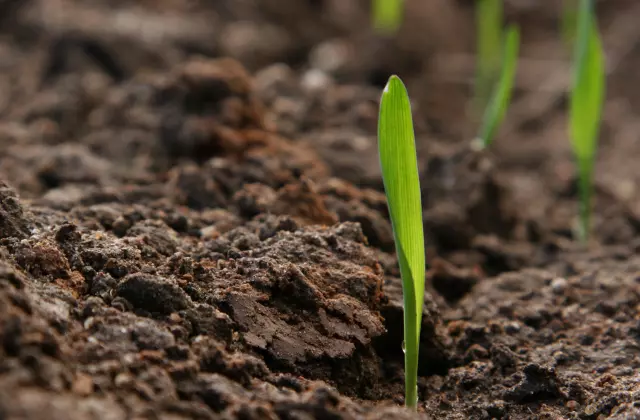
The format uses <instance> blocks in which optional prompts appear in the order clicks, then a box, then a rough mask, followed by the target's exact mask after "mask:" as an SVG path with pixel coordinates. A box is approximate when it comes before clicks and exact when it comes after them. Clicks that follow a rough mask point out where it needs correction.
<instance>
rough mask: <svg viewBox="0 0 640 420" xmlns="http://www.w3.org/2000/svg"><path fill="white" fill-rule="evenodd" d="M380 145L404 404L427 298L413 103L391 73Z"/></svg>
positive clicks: (412, 388) (409, 397)
mask: <svg viewBox="0 0 640 420" xmlns="http://www.w3.org/2000/svg"><path fill="white" fill-rule="evenodd" d="M378 147H379V153H380V165H381V167H382V178H383V181H384V190H385V193H386V195H387V204H388V206H389V214H390V216H391V225H392V227H393V235H394V239H395V246H396V254H397V256H398V262H399V264H400V276H401V277H402V294H403V300H404V348H403V350H404V366H405V372H404V374H405V405H406V406H407V407H409V408H412V409H413V410H416V409H417V405H418V385H417V383H418V350H419V345H420V326H421V325H422V305H423V300H424V276H425V254H424V237H423V235H424V233H423V230H422V203H421V198H420V181H419V178H418V163H417V158H416V147H415V139H414V133H413V122H412V119H411V105H410V103H409V96H408V94H407V90H406V88H405V87H404V84H403V83H402V81H401V80H400V78H398V77H397V76H391V78H390V79H389V82H388V83H387V86H386V87H385V88H384V91H383V93H382V98H381V101H380V116H379V120H378Z"/></svg>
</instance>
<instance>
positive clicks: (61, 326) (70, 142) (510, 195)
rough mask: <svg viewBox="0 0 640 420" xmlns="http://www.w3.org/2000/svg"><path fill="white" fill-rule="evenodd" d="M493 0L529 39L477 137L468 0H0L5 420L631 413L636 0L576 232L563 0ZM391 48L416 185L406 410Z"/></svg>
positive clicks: (637, 396)
mask: <svg viewBox="0 0 640 420" xmlns="http://www.w3.org/2000/svg"><path fill="white" fill-rule="evenodd" d="M506 3H507V15H508V18H509V19H510V20H514V21H517V22H519V23H520V24H521V25H522V27H523V32H524V35H523V39H524V45H523V53H522V55H523V57H524V58H525V61H523V63H524V64H521V66H520V75H519V84H518V90H517V92H516V97H515V98H514V104H513V107H512V108H511V111H510V114H509V117H508V121H507V122H506V123H505V125H504V126H503V127H502V131H501V135H500V136H499V138H498V139H497V141H496V143H495V146H494V147H492V149H491V150H490V151H488V152H486V153H479V152H477V151H475V150H474V149H473V148H471V147H470V146H469V145H470V142H469V140H470V139H471V137H472V134H473V131H474V130H473V127H474V125H473V123H472V121H473V119H472V118H468V117H466V116H465V115H467V109H468V104H469V101H470V97H471V96H470V84H469V81H470V80H471V77H472V70H473V68H472V67H470V65H472V63H473V62H472V58H473V56H472V55H471V51H472V44H473V43H472V39H473V34H472V27H473V26H472V18H473V10H472V5H473V3H472V2H470V1H457V2H454V1H451V0H437V1H436V0H430V1H429V2H423V1H418V0H415V1H408V2H407V18H406V21H405V25H404V26H403V28H402V30H401V31H400V32H399V33H398V34H397V35H396V36H395V37H394V38H393V39H384V38H381V37H380V36H377V35H376V34H374V33H372V31H371V30H370V28H369V14H368V4H369V3H368V2H367V1H364V0H363V1H344V2H342V1H329V0H325V1H311V0H306V1H302V0H277V1H276V0H263V1H260V2H249V1H239V0H225V1H217V2H204V1H186V0H155V1H139V2H128V1H123V0H100V1H93V2H89V1H80V0H60V1H56V2H53V1H50V0H0V72H1V73H0V74H1V77H0V419H73V420H75V419H78V420H79V419H107V420H111V419H113V420H119V419H243V420H248V419H292V420H293V419H336V420H337V419H414V418H434V419H493V418H495V419H601V418H614V419H635V418H640V388H639V386H638V383H639V381H640V372H639V369H640V313H639V311H640V309H639V308H640V257H639V256H638V252H637V251H638V250H639V249H640V241H639V240H638V238H639V236H638V233H639V231H640V191H639V190H638V189H637V188H636V185H637V184H638V181H639V180H640V173H639V172H638V171H637V159H638V158H640V143H638V142H637V133H638V131H639V130H640V126H639V125H638V122H637V116H638V114H639V113H640V100H639V98H640V91H639V90H638V89H637V86H638V84H637V72H638V68H639V66H640V50H638V48H637V46H636V44H637V42H636V41H637V40H638V39H640V27H639V26H638V25H637V22H638V20H639V19H640V8H639V7H638V5H636V4H635V2H633V1H630V0H626V1H625V0H609V1H608V2H601V9H600V13H601V14H600V16H601V23H602V30H603V34H604V39H605V47H606V49H607V55H608V59H609V61H610V67H611V68H610V73H609V79H608V101H607V106H606V109H605V122H604V127H603V130H602V131H603V132H602V137H601V147H600V153H599V155H598V164H597V171H598V172H597V176H596V194H595V195H596V197H595V201H594V202H595V207H594V220H593V222H594V223H593V224H594V226H593V227H594V231H593V236H592V238H591V241H590V243H589V244H588V246H581V245H580V244H578V243H577V241H576V238H575V237H574V230H573V227H574V225H575V214H576V209H577V204H576V203H577V196H576V188H575V177H574V173H573V164H572V156H571V151H570V147H569V142H568V140H567V139H566V135H565V125H566V115H565V112H564V108H565V106H564V104H565V103H566V100H565V96H566V95H565V94H564V90H565V88H566V81H567V79H566V71H565V70H566V69H565V67H566V61H567V56H566V51H564V49H563V48H564V47H563V45H562V44H561V43H560V42H558V37H557V30H556V27H557V14H556V13H555V12H556V11H557V10H556V9H557V8H556V7H555V6H551V3H549V5H546V3H544V2H543V5H542V6H540V5H536V3H528V2H516V1H512V2H511V1H507V2H506ZM470 60H471V61H470ZM563 63H564V64H563ZM390 73H398V74H400V75H401V76H402V77H403V78H404V80H405V81H406V82H407V85H408V88H409V91H410V93H411V95H412V98H413V99H414V100H415V106H414V113H415V126H416V134H417V144H418V149H419V150H418V154H419V156H420V162H419V167H420V171H421V177H422V187H423V206H424V223H425V237H426V243H427V248H428V249H427V261H428V272H427V276H428V291H427V293H426V296H425V307H424V318H423V325H422V327H423V328H422V343H421V359H420V360H421V365H420V375H421V377H420V382H419V394H420V410H419V411H420V413H419V414H413V413H410V412H407V411H405V410H404V409H403V408H402V403H403V371H402V369H403V366H402V363H403V359H402V350H401V342H402V291H401V281H400V278H399V271H398V268H397V266H396V260H395V256H394V253H393V251H394V244H393V235H392V231H391V227H390V224H389V221H388V213H387V208H386V203H385V197H384V194H383V192H382V182H381V178H380V171H379V166H378V157H377V147H376V138H375V133H376V125H377V107H378V98H379V94H380V88H381V86H382V85H383V84H384V83H385V81H386V79H387V77H388V76H389V74H390Z"/></svg>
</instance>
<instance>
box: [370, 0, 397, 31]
mask: <svg viewBox="0 0 640 420" xmlns="http://www.w3.org/2000/svg"><path fill="white" fill-rule="evenodd" d="M403 11H404V0H373V9H372V12H373V16H372V19H373V25H374V27H375V29H376V30H378V31H380V32H382V33H385V34H394V33H395V32H396V31H397V30H398V28H400V25H401V24H402V14H403Z"/></svg>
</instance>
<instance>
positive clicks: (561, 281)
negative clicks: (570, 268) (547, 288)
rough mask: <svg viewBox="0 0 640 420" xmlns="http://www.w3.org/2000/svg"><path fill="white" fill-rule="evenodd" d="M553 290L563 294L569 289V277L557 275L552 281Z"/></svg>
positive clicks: (557, 293)
mask: <svg viewBox="0 0 640 420" xmlns="http://www.w3.org/2000/svg"><path fill="white" fill-rule="evenodd" d="M551 290H552V291H553V293H555V294H556V295H561V294H563V293H564V291H565V290H567V279H565V278H562V277H556V278H555V279H553V280H552V281H551Z"/></svg>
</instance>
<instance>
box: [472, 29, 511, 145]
mask: <svg viewBox="0 0 640 420" xmlns="http://www.w3.org/2000/svg"><path fill="white" fill-rule="evenodd" d="M519 46H520V31H519V30H518V28H517V27H516V26H514V25H511V26H509V27H508V28H507V30H506V34H505V40H504V47H503V52H502V71H501V73H500V79H499V80H498V81H497V83H496V85H495V86H494V88H493V93H492V95H491V99H490V100H489V103H488V104H487V107H486V109H485V111H484V116H483V118H482V125H481V126H480V134H479V135H478V137H479V139H480V141H481V144H482V146H483V147H484V148H486V147H489V145H490V144H491V142H492V141H493V138H494V136H495V132H496V130H497V128H498V127H499V126H500V123H502V120H503V119H504V116H505V114H506V112H507V108H508V107H509V101H510V100H511V92H512V91H513V82H514V80H515V77H516V69H517V63H518V49H519Z"/></svg>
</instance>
